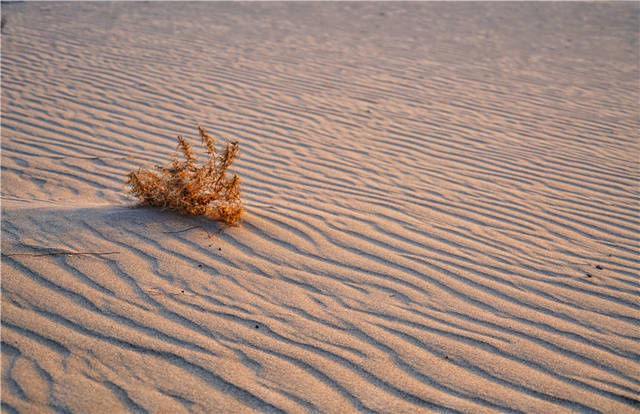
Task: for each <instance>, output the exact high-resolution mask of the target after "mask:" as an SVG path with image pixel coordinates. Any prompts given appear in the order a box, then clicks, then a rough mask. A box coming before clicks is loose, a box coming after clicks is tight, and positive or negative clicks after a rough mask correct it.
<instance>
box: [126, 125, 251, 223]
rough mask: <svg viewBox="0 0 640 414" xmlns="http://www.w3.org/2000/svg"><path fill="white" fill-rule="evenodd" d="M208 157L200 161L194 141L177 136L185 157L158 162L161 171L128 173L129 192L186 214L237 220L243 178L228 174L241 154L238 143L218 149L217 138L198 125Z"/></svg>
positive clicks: (142, 199) (139, 170)
mask: <svg viewBox="0 0 640 414" xmlns="http://www.w3.org/2000/svg"><path fill="white" fill-rule="evenodd" d="M198 129H199V131H200V138H201V140H202V144H203V145H204V146H205V147H206V152H207V154H208V156H209V159H208V161H207V162H205V163H202V164H200V163H198V161H197V159H196V157H195V156H194V154H193V151H192V149H191V145H189V143H188V142H187V141H186V140H185V139H184V138H183V137H181V136H178V148H179V149H180V150H181V151H182V154H183V156H184V158H185V159H184V160H179V159H177V158H176V157H174V158H173V160H172V161H171V162H170V163H169V164H168V165H167V166H164V167H163V166H161V165H157V166H156V167H155V168H156V169H157V170H158V172H155V171H150V170H145V169H138V170H137V171H131V172H130V173H129V174H128V180H127V184H129V185H130V186H131V189H130V192H131V194H133V195H134V196H136V197H137V198H138V199H140V203H141V204H142V205H148V206H152V207H160V208H165V209H170V210H175V211H177V212H179V213H181V214H187V215H205V216H207V217H212V218H216V219H220V220H222V221H224V222H225V223H228V224H237V223H238V222H239V221H240V217H241V215H242V202H241V200H240V180H239V178H238V176H237V175H235V174H234V175H233V176H232V177H226V173H227V170H228V169H229V166H230V165H231V164H232V163H233V161H234V160H235V159H236V157H237V156H238V143H237V142H231V143H227V144H226V147H225V149H224V151H222V152H218V150H217V148H216V146H215V140H214V139H213V138H212V137H211V136H210V135H209V134H207V133H206V132H205V130H204V129H202V127H198Z"/></svg>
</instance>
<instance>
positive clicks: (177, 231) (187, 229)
mask: <svg viewBox="0 0 640 414" xmlns="http://www.w3.org/2000/svg"><path fill="white" fill-rule="evenodd" d="M199 228H200V226H193V227H188V228H186V229H184V230H176V231H163V233H165V234H176V233H184V232H185V231H189V230H193V229H199Z"/></svg>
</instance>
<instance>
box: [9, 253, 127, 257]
mask: <svg viewBox="0 0 640 414" xmlns="http://www.w3.org/2000/svg"><path fill="white" fill-rule="evenodd" d="M108 254H120V252H50V253H8V254H5V253H2V256H4V257H13V256H26V257H40V256H85V255H90V256H104V255H108Z"/></svg>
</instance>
